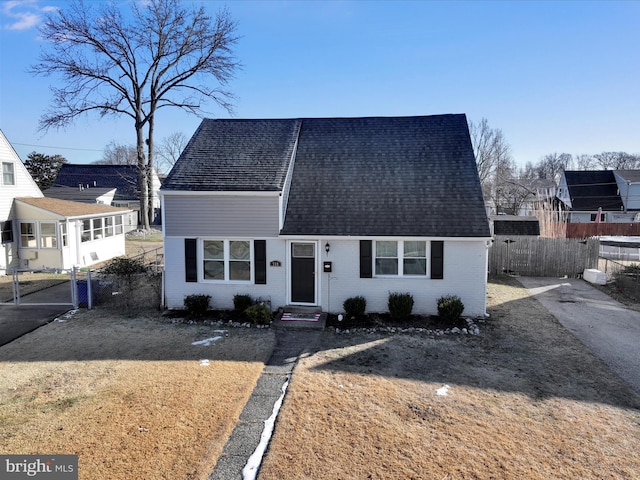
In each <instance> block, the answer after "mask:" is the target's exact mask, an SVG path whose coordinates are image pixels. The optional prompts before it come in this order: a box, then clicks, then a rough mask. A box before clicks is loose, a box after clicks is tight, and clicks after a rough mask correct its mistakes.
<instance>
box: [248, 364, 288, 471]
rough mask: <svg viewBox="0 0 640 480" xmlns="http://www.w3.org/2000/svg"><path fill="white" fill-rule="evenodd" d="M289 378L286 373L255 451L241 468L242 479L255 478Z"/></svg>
mask: <svg viewBox="0 0 640 480" xmlns="http://www.w3.org/2000/svg"><path fill="white" fill-rule="evenodd" d="M289 380H291V376H290V375H287V380H286V381H285V382H284V385H282V393H281V394H280V397H279V398H278V400H276V403H274V404H273V412H272V413H271V416H270V417H269V418H267V419H266V420H265V421H264V430H262V435H261V436H260V443H259V444H258V446H257V447H256V449H255V451H254V452H253V454H251V456H250V457H249V460H247V464H246V465H245V466H244V468H243V469H242V480H255V479H256V476H257V474H258V469H259V468H260V464H261V463H262V457H263V456H264V453H265V452H266V451H267V446H268V445H269V440H271V435H273V427H274V425H275V423H276V418H277V417H278V412H280V407H281V406H282V401H283V400H284V394H285V392H286V391H287V387H288V386H289Z"/></svg>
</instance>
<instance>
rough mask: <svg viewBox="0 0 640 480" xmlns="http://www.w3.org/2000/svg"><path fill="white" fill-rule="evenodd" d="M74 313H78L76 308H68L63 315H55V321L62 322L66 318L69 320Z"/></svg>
mask: <svg viewBox="0 0 640 480" xmlns="http://www.w3.org/2000/svg"><path fill="white" fill-rule="evenodd" d="M76 313H78V309H77V308H76V309H74V310H69V311H68V312H67V313H65V314H64V315H61V316H59V317H57V318H56V319H55V321H56V322H60V323H64V322H66V321H67V320H69V319H70V318H71V317H73V316H74V315H75V314H76Z"/></svg>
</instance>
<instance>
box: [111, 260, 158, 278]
mask: <svg viewBox="0 0 640 480" xmlns="http://www.w3.org/2000/svg"><path fill="white" fill-rule="evenodd" d="M147 270H148V268H147V266H146V265H145V264H144V262H143V261H142V258H127V257H117V258H114V259H113V260H111V261H110V262H109V263H108V264H107V265H105V266H104V268H102V269H101V271H102V273H105V274H107V275H118V276H121V277H122V276H130V275H134V274H136V273H146V272H147Z"/></svg>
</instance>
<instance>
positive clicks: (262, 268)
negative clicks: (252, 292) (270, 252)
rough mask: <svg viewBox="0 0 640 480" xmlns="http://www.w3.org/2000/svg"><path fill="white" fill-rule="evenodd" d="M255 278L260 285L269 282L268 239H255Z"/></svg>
mask: <svg viewBox="0 0 640 480" xmlns="http://www.w3.org/2000/svg"><path fill="white" fill-rule="evenodd" d="M253 259H254V262H255V263H254V269H255V270H254V278H255V283H256V284H258V285H266V283H267V241H266V240H254V242H253Z"/></svg>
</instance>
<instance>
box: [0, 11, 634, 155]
mask: <svg viewBox="0 0 640 480" xmlns="http://www.w3.org/2000/svg"><path fill="white" fill-rule="evenodd" d="M64 3H65V2H61V1H47V0H42V1H40V0H33V1H16V2H8V1H2V2H0V129H2V131H3V132H4V134H5V136H6V137H7V138H8V139H9V141H10V142H11V143H12V144H13V146H14V148H15V149H16V151H17V152H18V154H19V156H20V157H21V158H22V159H23V160H24V159H26V156H27V155H28V154H29V153H30V152H32V151H36V152H39V153H45V154H50V155H51V154H56V153H59V154H61V155H63V156H65V157H66V158H67V159H68V160H69V161H70V162H73V163H88V162H92V161H95V160H98V159H100V158H101V157H102V152H103V150H104V147H105V146H106V145H107V144H108V143H109V142H111V141H115V142H117V143H119V144H134V143H135V135H134V130H133V125H132V123H131V120H130V119H129V118H128V117H127V118H125V117H121V118H120V119H119V120H113V119H100V118H98V117H97V116H88V117H82V118H79V119H78V120H76V122H75V124H74V126H73V127H70V128H68V129H67V130H64V131H50V132H48V133H46V134H44V133H42V132H38V131H37V128H38V120H39V118H40V116H41V115H42V113H44V112H45V111H46V110H47V108H48V106H49V105H50V100H51V96H50V92H49V90H48V88H49V86H50V85H51V84H55V82H59V81H60V80H59V79H57V78H54V77H33V76H31V75H30V74H28V73H26V69H27V68H28V67H29V66H30V65H32V64H34V63H35V62H36V61H37V57H38V54H39V51H40V48H41V46H43V42H42V40H41V39H39V38H38V32H37V30H36V25H37V24H38V22H39V21H40V19H41V18H42V15H43V14H44V12H46V10H47V9H48V8H51V7H59V6H61V5H62V6H63V5H64ZM204 4H205V6H206V7H207V8H208V9H210V10H211V12H212V13H215V12H216V11H217V10H218V9H219V8H221V7H222V6H224V5H225V3H223V2H217V1H207V2H204ZM226 5H227V7H228V8H229V10H230V12H231V15H232V17H233V18H234V19H236V20H237V21H238V23H239V28H238V33H239V34H240V35H241V36H242V38H241V40H240V41H239V43H238V47H237V56H238V58H239V60H240V61H241V62H242V63H243V65H244V67H243V69H242V70H241V71H240V72H238V74H237V76H236V78H235V79H234V80H233V81H232V82H231V84H230V89H231V90H232V91H233V92H234V93H235V94H236V95H237V97H238V101H237V102H236V105H235V112H234V117H236V118H291V117H359V116H401V115H432V114H442V113H465V114H467V118H468V119H469V120H471V121H474V122H477V121H480V120H481V119H482V118H486V119H487V120H488V121H489V124H490V125H491V126H492V127H494V128H499V129H501V130H502V131H503V133H504V135H505V138H506V140H507V141H508V142H509V144H510V145H511V148H512V153H513V156H514V158H515V160H516V161H517V162H518V163H519V164H524V163H525V162H527V161H531V162H536V161H538V160H539V159H540V158H541V157H542V156H544V155H545V154H548V153H563V152H566V153H572V154H583V153H586V154H595V153H600V152H602V151H626V152H628V153H640V28H639V27H638V25H639V24H640V2H638V1H621V2H616V1H601V2H597V1H591V2H587V1H568V2H562V1H533V0H530V1H521V2H507V1H496V2H483V1H475V2H472V1H459V2H458V1H446V2H444V1H443V2H438V1H382V0H379V1H365V0H359V1H338V0H333V1H320V0H317V1H302V0H299V1H269V0H262V1H250V0H244V1H230V2H227V3H226ZM210 111H211V112H212V115H209V116H211V117H214V116H215V117H221V118H227V117H229V114H228V113H226V112H225V111H222V110H220V109H215V108H210ZM157 123H158V127H157V132H156V141H158V140H161V139H162V138H163V137H166V136H168V135H169V134H171V133H173V132H183V133H184V134H185V135H186V136H187V137H190V136H191V135H192V134H193V132H194V131H195V129H196V128H197V126H198V125H199V123H200V119H199V118H198V117H194V116H190V115H188V114H186V113H182V112H180V111H177V110H165V113H163V114H161V115H160V117H159V118H158V120H157Z"/></svg>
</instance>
